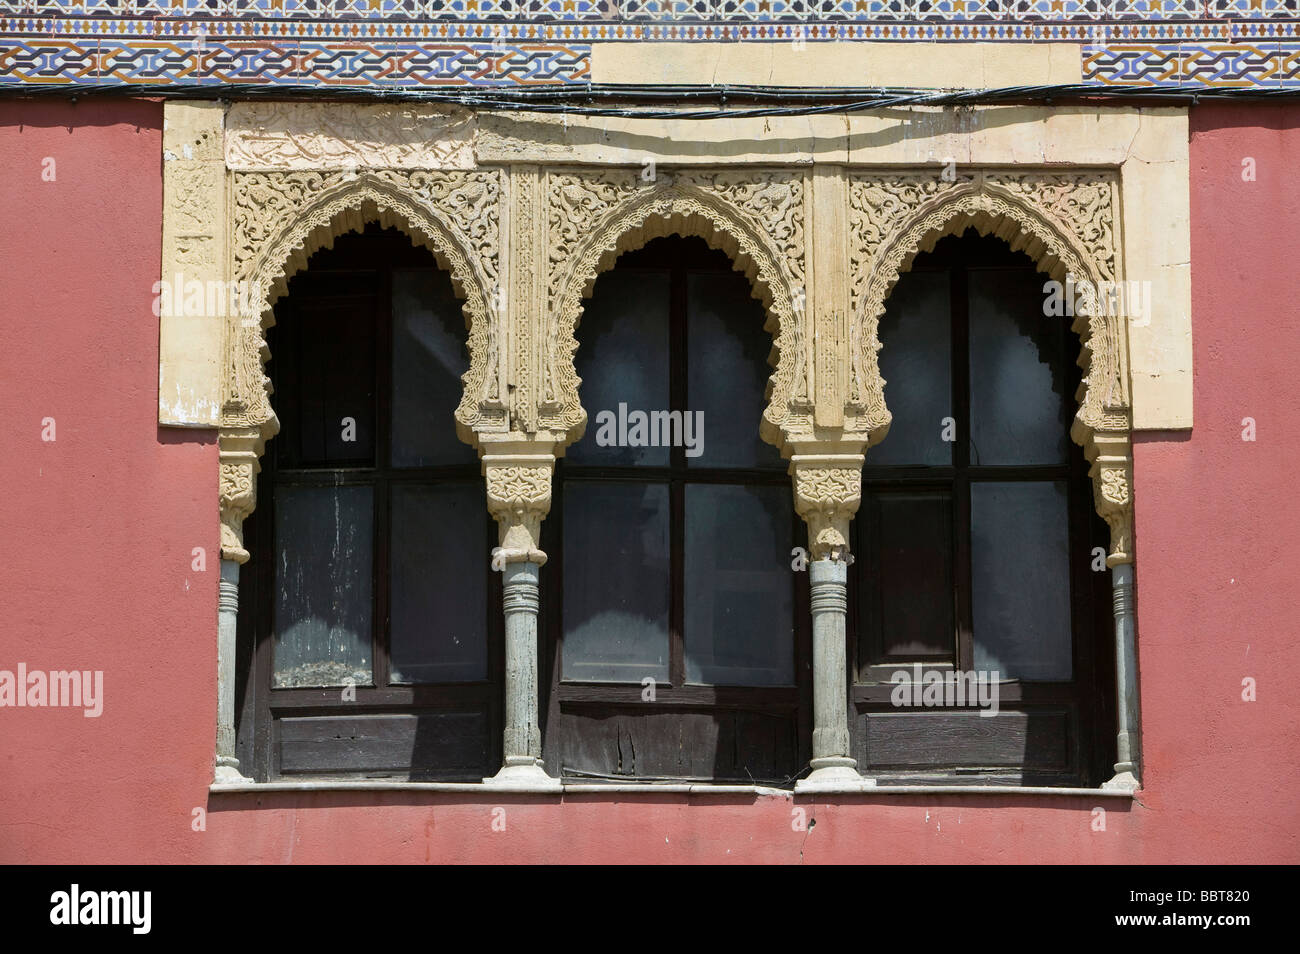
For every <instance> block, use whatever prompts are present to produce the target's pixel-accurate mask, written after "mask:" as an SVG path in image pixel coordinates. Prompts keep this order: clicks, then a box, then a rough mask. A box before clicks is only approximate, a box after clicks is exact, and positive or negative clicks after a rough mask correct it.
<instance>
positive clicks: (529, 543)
mask: <svg viewBox="0 0 1300 954" xmlns="http://www.w3.org/2000/svg"><path fill="white" fill-rule="evenodd" d="M554 469H555V458H554V457H552V456H551V455H550V454H510V453H507V454H495V453H489V454H484V455H483V474H484V476H485V477H486V478H487V500H488V510H489V511H490V512H491V514H492V516H493V517H494V518H495V519H496V521H497V529H498V532H499V536H500V541H501V545H500V547H499V549H498V550H497V554H496V555H497V558H498V560H499V561H500V562H502V563H523V562H528V563H536V564H537V565H538V566H541V565H542V564H544V563H545V562H546V554H545V553H543V552H542V550H541V548H540V547H538V545H537V541H538V539H539V536H540V534H541V528H542V520H543V519H544V518H545V517H546V514H547V513H548V512H549V511H550V509H551V472H552V471H553V470H554Z"/></svg>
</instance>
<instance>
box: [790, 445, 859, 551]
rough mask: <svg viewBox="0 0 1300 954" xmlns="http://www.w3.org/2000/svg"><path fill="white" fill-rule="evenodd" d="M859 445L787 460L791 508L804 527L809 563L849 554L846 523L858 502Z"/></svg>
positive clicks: (804, 454) (854, 511) (807, 454)
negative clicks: (791, 480) (790, 484)
mask: <svg viewBox="0 0 1300 954" xmlns="http://www.w3.org/2000/svg"><path fill="white" fill-rule="evenodd" d="M862 461H863V456H862V453H861V450H860V446H859V445H853V446H852V449H850V450H849V452H833V453H828V452H821V453H800V452H799V450H798V449H796V451H795V453H794V454H792V455H791V457H790V473H791V475H792V476H793V477H794V506H795V510H796V511H797V512H798V514H799V516H801V517H803V519H804V522H805V523H807V524H808V548H809V550H810V551H811V557H812V559H813V560H839V559H843V558H844V557H845V556H846V555H847V554H848V552H849V523H850V521H851V520H852V519H853V515H854V514H855V513H857V511H858V505H859V504H860V503H861V502H862Z"/></svg>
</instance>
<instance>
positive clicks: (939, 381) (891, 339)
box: [867, 270, 960, 466]
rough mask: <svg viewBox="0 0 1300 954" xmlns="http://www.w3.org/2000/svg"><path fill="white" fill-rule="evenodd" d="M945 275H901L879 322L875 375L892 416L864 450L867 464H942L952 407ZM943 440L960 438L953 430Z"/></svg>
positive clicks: (948, 457)
mask: <svg viewBox="0 0 1300 954" xmlns="http://www.w3.org/2000/svg"><path fill="white" fill-rule="evenodd" d="M949 281H950V279H949V276H948V272H947V271H927V270H920V271H915V272H905V273H904V274H903V275H902V276H901V277H900V278H899V280H898V284H897V285H895V286H894V290H893V291H892V292H891V293H890V295H889V300H888V301H887V302H886V305H885V314H884V316H883V317H882V318H881V319H880V332H879V334H880V342H881V349H880V373H881V376H882V377H884V379H885V382H886V383H885V400H886V402H887V403H888V404H889V411H890V413H891V414H892V415H893V422H892V423H891V424H890V425H889V433H888V434H887V435H886V436H885V439H884V440H883V441H881V442H880V443H879V444H877V445H876V446H875V447H873V448H871V450H869V451H867V465H868V466H871V465H873V464H895V465H931V466H933V465H945V464H951V463H952V441H951V440H944V436H945V421H944V418H946V417H953V416H954V412H953V407H952V330H951V329H952V318H951V308H950V304H949V298H950V296H949V294H948V292H949ZM947 436H948V437H950V438H959V437H960V435H959V434H956V433H955V430H954V429H949V430H948V432H947Z"/></svg>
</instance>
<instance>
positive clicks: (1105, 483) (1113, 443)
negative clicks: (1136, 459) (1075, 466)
mask: <svg viewBox="0 0 1300 954" xmlns="http://www.w3.org/2000/svg"><path fill="white" fill-rule="evenodd" d="M1093 446H1094V448H1095V454H1094V455H1093V457H1092V467H1091V469H1090V470H1089V474H1090V476H1091V477H1092V487H1093V499H1094V502H1095V503H1096V507H1097V513H1099V514H1100V515H1101V517H1102V519H1104V520H1105V521H1106V523H1107V524H1108V525H1109V526H1110V554H1109V555H1108V556H1107V557H1106V565H1107V566H1109V567H1116V566H1120V565H1122V564H1128V563H1132V562H1133V491H1132V487H1133V458H1132V456H1131V455H1132V451H1131V448H1130V445H1129V440H1128V435H1127V434H1123V435H1120V434H1101V433H1099V434H1096V435H1094V437H1093Z"/></svg>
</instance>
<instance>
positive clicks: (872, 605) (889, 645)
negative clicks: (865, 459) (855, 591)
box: [855, 490, 956, 665]
mask: <svg viewBox="0 0 1300 954" xmlns="http://www.w3.org/2000/svg"><path fill="white" fill-rule="evenodd" d="M864 504H865V506H864V507H863V509H862V513H861V514H860V515H859V518H858V520H856V521H855V523H856V524H858V527H859V534H860V539H862V540H863V541H864V545H865V548H866V555H867V556H868V558H867V559H861V558H859V561H858V563H857V564H856V566H857V568H858V573H859V580H860V581H861V584H862V592H863V593H864V594H865V595H866V599H865V600H864V606H863V612H864V617H865V618H864V621H863V622H864V625H863V633H864V635H865V637H866V638H865V639H863V640H862V642H861V659H862V662H863V663H864V664H867V665H870V664H872V663H885V662H895V661H897V662H911V661H916V660H920V661H927V660H928V661H936V662H938V661H946V662H955V661H956V660H955V658H954V653H955V650H956V626H955V624H954V621H953V614H954V606H953V578H952V563H953V558H952V549H953V532H952V496H951V494H949V493H948V491H946V490H925V491H884V492H874V493H872V494H871V495H870V496H868V497H867V499H866V500H864ZM864 518H865V519H864Z"/></svg>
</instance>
